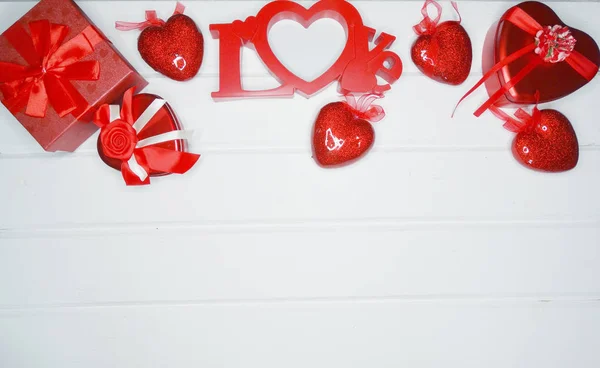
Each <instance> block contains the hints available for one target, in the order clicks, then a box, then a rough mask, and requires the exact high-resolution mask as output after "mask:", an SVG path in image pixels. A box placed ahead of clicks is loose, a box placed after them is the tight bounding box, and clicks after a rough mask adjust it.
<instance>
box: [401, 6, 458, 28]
mask: <svg viewBox="0 0 600 368" xmlns="http://www.w3.org/2000/svg"><path fill="white" fill-rule="evenodd" d="M451 3H452V7H454V10H456V14H458V23H460V22H461V20H462V18H461V17H460V13H459V12H458V5H456V2H454V1H452V2H451ZM430 4H431V5H433V6H435V9H436V10H437V16H436V17H435V18H431V17H430V16H429V13H428V12H427V7H428V6H429V5H430ZM421 14H423V20H422V21H421V22H420V23H419V24H417V25H416V26H414V27H413V30H414V31H415V33H416V34H418V35H430V34H432V33H433V32H435V27H437V25H438V22H439V21H440V18H441V17H442V6H441V5H440V4H438V3H437V2H436V1H434V0H425V4H424V5H423V7H422V8H421Z"/></svg>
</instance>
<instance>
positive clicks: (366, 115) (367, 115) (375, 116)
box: [344, 94, 385, 123]
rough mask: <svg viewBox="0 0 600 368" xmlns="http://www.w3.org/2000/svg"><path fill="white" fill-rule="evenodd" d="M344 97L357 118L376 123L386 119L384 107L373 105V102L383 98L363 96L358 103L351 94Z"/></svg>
mask: <svg viewBox="0 0 600 368" xmlns="http://www.w3.org/2000/svg"><path fill="white" fill-rule="evenodd" d="M344 97H345V98H346V103H347V104H348V106H350V108H351V109H352V111H353V112H354V115H355V116H356V117H357V118H360V119H364V120H367V121H370V122H373V123H376V122H378V121H380V120H381V119H383V118H384V117H385V111H384V110H383V107H381V106H379V105H372V103H373V101H375V100H376V99H378V98H381V96H379V95H363V96H360V97H359V99H358V101H357V100H356V98H355V97H354V96H353V95H351V94H347V95H345V96H344Z"/></svg>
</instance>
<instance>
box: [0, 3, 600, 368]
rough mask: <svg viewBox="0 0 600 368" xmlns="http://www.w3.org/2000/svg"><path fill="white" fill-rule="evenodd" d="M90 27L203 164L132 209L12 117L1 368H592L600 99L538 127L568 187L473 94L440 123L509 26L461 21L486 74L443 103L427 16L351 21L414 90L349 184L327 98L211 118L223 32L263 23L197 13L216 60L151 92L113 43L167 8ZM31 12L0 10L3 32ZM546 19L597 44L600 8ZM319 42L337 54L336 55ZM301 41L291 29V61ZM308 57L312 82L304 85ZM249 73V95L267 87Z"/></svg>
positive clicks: (101, 14)
mask: <svg viewBox="0 0 600 368" xmlns="http://www.w3.org/2000/svg"><path fill="white" fill-rule="evenodd" d="M79 4H80V6H81V7H82V8H83V10H84V11H85V12H86V13H87V14H88V15H89V16H90V18H91V19H92V20H93V21H94V22H95V23H96V24H97V25H98V26H99V27H100V28H101V29H102V30H103V31H105V32H106V33H107V35H108V37H109V38H110V39H111V40H112V41H113V42H114V44H115V45H116V46H117V47H118V48H119V49H120V50H121V51H122V52H123V53H124V55H125V56H126V57H127V58H128V59H129V60H130V61H131V62H132V63H133V64H134V65H135V66H136V67H137V68H138V70H139V71H140V72H141V73H142V74H143V75H144V76H145V77H146V78H147V79H148V81H149V82H150V86H149V87H148V88H147V89H146V91H148V92H152V93H157V94H160V95H161V96H163V97H164V98H166V99H167V100H168V101H169V103H170V104H171V105H172V106H173V107H174V108H175V109H176V111H177V113H178V114H179V116H180V118H181V119H182V121H183V124H184V125H185V127H186V128H188V129H194V130H195V131H196V136H195V139H193V140H192V141H191V142H190V143H191V144H190V146H191V149H192V150H193V151H195V152H199V153H202V155H203V156H202V158H201V161H200V163H199V164H198V165H197V166H196V167H195V168H194V169H193V170H192V171H191V172H189V173H188V174H186V175H185V176H183V177H175V176H171V177H165V178H158V179H156V180H153V183H152V185H151V186H149V187H141V188H140V187H133V188H131V187H126V186H125V185H124V183H123V182H122V179H121V177H120V175H119V174H118V173H117V172H116V171H113V170H112V169H110V168H108V167H107V166H105V165H104V164H103V163H102V162H101V161H100V159H99V158H98V157H97V154H96V152H95V149H94V147H95V142H96V138H95V137H93V138H91V139H90V140H89V141H88V142H87V143H85V144H84V145H83V146H82V147H81V148H80V149H79V150H78V151H77V152H76V153H74V154H64V153H62V154H61V153H57V154H50V153H46V152H43V151H42V149H41V148H40V147H39V146H38V145H37V143H36V142H35V141H34V140H33V138H31V137H30V136H29V135H28V133H27V132H26V131H25V130H24V129H23V128H22V127H21V126H20V125H19V124H18V123H17V122H16V121H14V120H13V119H12V117H11V116H10V115H9V114H8V112H7V111H6V110H5V109H0V208H1V210H0V367H6V368H17V367H60V368H67V367H86V368H92V367H98V368H105V367H126V368H130V367H203V368H208V367H226V368H234V367H236V368H237V367H240V368H242V367H244V368H248V367H261V368H292V367H299V368H300V367H302V368H306V367H319V368H321V367H322V368H334V367H352V368H354V367H356V368H358V367H360V368H362V367H364V368H367V367H369V368H371V367H373V368H374V367H377V368H383V367H389V368H398V367H409V368H422V367H432V368H434V367H435V368H437V367H457V368H466V367H476V368H481V367H485V368H496V367H497V368H506V367H524V368H532V367H544V368H564V367H578V368H587V367H590V368H591V367H599V366H600V349H599V347H600V267H599V264H600V194H599V190H600V171H599V168H600V149H599V146H598V142H600V121H599V119H598V116H599V115H600V108H599V107H598V101H599V100H600V79H599V78H596V79H595V80H593V81H592V82H591V83H589V84H588V85H587V86H585V87H584V88H583V89H581V90H580V91H578V92H576V93H574V94H572V95H570V96H569V97H567V98H564V99H562V100H561V101H558V102H554V103H549V104H545V105H543V106H542V107H551V108H556V109H558V110H560V111H562V112H563V113H564V114H565V115H566V116H568V117H569V119H570V120H571V122H572V123H573V126H574V127H575V130H576V132H577V135H578V138H579V142H580V144H581V155H580V162H579V164H578V166H577V167H576V168H575V169H574V170H572V171H570V172H567V173H562V174H553V175H549V174H541V173H538V172H534V171H530V170H527V169H525V168H524V167H522V166H520V165H519V164H518V163H517V162H516V161H515V160H514V159H513V158H512V155H511V153H510V149H509V145H510V142H511V140H512V138H513V135H512V133H509V132H507V131H505V130H503V129H502V126H501V125H502V124H501V123H500V122H499V121H498V120H496V119H495V118H493V117H492V116H491V115H490V114H486V115H485V116H484V117H482V118H480V119H476V118H474V117H473V116H472V115H471V112H472V111H473V110H474V108H475V107H476V106H477V105H478V104H479V103H481V102H482V101H483V100H484V99H485V93H484V91H483V90H482V91H478V93H476V94H474V95H473V97H471V98H470V99H469V100H468V101H467V102H465V103H464V105H463V106H462V107H461V109H460V110H459V112H458V113H457V115H456V117H455V118H454V119H450V117H449V115H450V112H451V110H452V107H453V106H454V104H455V102H456V101H457V99H458V98H459V97H460V96H461V95H462V93H463V92H464V91H465V90H466V89H468V87H469V86H470V85H472V84H473V83H474V82H475V81H476V80H477V79H478V78H479V77H480V76H481V69H480V62H481V49H482V44H483V39H484V35H485V32H486V31H487V29H488V27H489V26H490V25H491V24H492V23H493V22H494V21H495V20H496V19H498V18H499V17H500V15H501V14H502V13H503V12H504V11H505V10H506V9H508V8H509V7H510V5H512V4H514V3H507V2H491V1H489V2H488V1H480V2H461V3H459V7H460V11H461V14H462V16H463V20H464V21H463V25H464V26H465V28H466V29H467V31H468V32H469V34H470V36H471V38H472V42H473V47H474V61H473V65H474V67H473V70H472V75H471V77H470V78H469V79H468V80H467V82H466V83H465V84H464V85H462V86H460V87H450V86H445V85H442V84H438V83H436V82H433V81H431V80H429V79H427V78H426V77H424V76H422V75H421V74H420V73H419V72H418V71H417V69H416V67H415V66H414V65H413V64H412V62H411V61H410V57H409V48H410V45H411V43H412V42H413V40H414V38H415V36H414V34H413V33H412V30H411V26H412V25H413V24H415V23H417V22H418V21H419V20H420V8H421V5H422V3H421V2H420V1H417V2H401V1H373V2H371V1H362V2H355V3H354V4H355V6H356V7H357V8H358V9H359V10H360V11H361V13H362V14H363V18H364V21H365V23H366V24H367V25H369V26H372V27H374V28H376V29H377V30H378V31H386V32H388V33H392V34H394V35H396V36H397V37H398V40H397V41H396V43H395V45H394V47H393V50H394V51H396V52H397V53H398V54H399V55H400V56H401V58H402V60H403V62H404V66H405V71H404V74H403V76H402V77H401V79H400V80H399V81H398V82H397V83H396V84H395V85H394V87H393V90H392V92H391V93H389V94H388V96H387V97H386V98H385V99H384V100H382V101H381V104H382V105H383V106H384V107H385V108H386V110H387V117H386V119H385V120H383V121H381V122H379V123H377V124H375V129H376V134H377V138H376V142H375V147H374V149H373V150H372V151H371V152H370V153H369V154H368V155H367V156H366V157H365V158H364V159H362V160H361V161H359V162H358V163H356V164H354V165H352V166H349V167H345V168H342V169H337V170H325V169H321V168H319V167H318V166H317V165H316V164H315V163H314V162H313V160H312V159H311V153H310V132H311V127H312V123H313V121H314V118H315V116H316V114H317V112H318V110H319V108H320V107H321V106H323V105H325V104H326V103H328V102H331V101H334V100H336V99H337V98H338V97H337V96H336V92H335V86H331V87H330V88H328V89H327V90H326V91H324V92H323V93H320V94H318V95H316V96H314V97H313V98H311V99H308V100H307V99H305V98H303V97H301V96H296V97H295V98H293V99H284V100H273V99H269V100H245V101H236V102H219V103H214V102H213V101H212V99H211V97H210V92H211V91H215V90H216V89H217V73H218V70H217V62H218V55H217V50H218V49H217V46H218V44H217V42H216V41H215V40H213V39H212V38H210V36H209V32H208V26H209V24H210V23H219V22H225V23H226V22H231V21H233V20H234V19H243V18H245V17H246V16H248V15H254V14H256V12H257V11H258V10H259V9H260V8H261V6H262V5H263V4H264V2H245V1H244V2H226V1H219V2H216V1H206V2H203V1H197V2H192V1H187V2H186V3H185V5H186V6H187V9H186V14H188V15H190V16H192V17H193V18H194V19H195V20H196V21H197V23H198V25H199V26H200V28H201V30H202V31H203V33H204V35H205V39H206V54H205V61H204V64H203V67H202V69H201V73H200V74H199V76H198V77H196V78H195V79H193V80H192V81H190V82H187V83H176V82H173V81H170V80H168V79H166V78H164V77H162V76H160V75H159V74H157V73H155V72H153V71H152V70H151V69H150V68H149V67H148V66H147V65H145V64H144V63H143V61H142V60H141V58H140V57H139V54H138V53H137V50H136V48H135V44H136V39H137V35H138V34H137V32H118V31H116V30H114V27H113V24H114V21H115V20H135V19H141V17H142V16H143V11H144V10H146V9H157V10H158V11H159V14H160V15H162V16H167V15H168V14H170V13H171V12H172V9H173V7H174V2H150V1H113V2H109V1H80V2H79ZM31 6H33V3H31V2H14V1H13V2H0V14H1V16H0V30H4V29H6V28H7V27H8V26H9V25H10V24H12V23H13V21H15V20H16V19H17V18H18V17H19V16H20V15H22V14H23V13H25V12H26V10H27V9H29V8H30V7H31ZM551 6H552V7H553V8H554V9H555V10H556V11H557V13H558V14H559V15H560V16H561V17H562V18H563V19H564V21H565V22H567V23H568V24H573V25H574V26H576V27H577V28H580V29H583V30H585V31H587V32H588V33H589V34H590V35H592V37H594V38H595V39H596V40H598V41H600V24H599V23H598V21H597V15H598V14H600V3H594V2H582V3H561V2H558V3H552V4H551ZM444 9H445V11H446V13H445V17H448V18H449V17H452V13H451V12H450V10H451V8H450V6H449V3H444ZM316 26H317V25H315V27H316ZM319 27H324V28H323V29H329V31H327V32H321V35H323V34H327V35H328V36H327V37H325V38H326V39H325V40H324V41H328V40H329V39H330V38H335V37H336V35H338V33H336V32H335V30H336V29H337V28H336V27H337V26H336V25H335V24H334V23H331V22H328V21H324V23H323V24H321V25H319ZM295 30H296V27H294V26H293V25H290V24H283V25H281V29H280V30H279V31H278V32H281V33H277V35H278V36H279V41H281V40H282V39H283V38H289V37H292V36H293V35H295V34H297V32H295ZM273 36H274V37H275V38H276V39H275V40H274V41H273V42H275V43H276V42H279V41H278V40H277V36H275V35H273ZM282 36H284V37H282ZM290 39H291V40H292V41H293V42H295V43H296V42H298V44H300V43H299V42H300V40H299V39H296V38H290ZM324 43H326V42H324ZM282 47H283V46H282ZM321 47H324V46H321ZM323 50H324V49H323ZM311 54H314V55H317V54H320V51H319V48H316V49H315V50H309V51H307V52H305V53H304V55H305V57H306V58H307V61H306V63H305V64H303V65H302V66H300V67H299V68H300V71H302V70H304V71H310V70H314V65H313V61H312V60H311V59H310V56H311ZM244 58H245V65H244V76H245V78H246V79H245V83H247V85H250V86H257V87H258V86H265V85H275V83H274V82H273V80H272V79H271V78H270V77H269V76H268V74H267V72H266V71H265V70H264V69H263V68H262V66H261V64H260V62H259V61H258V59H257V58H256V56H254V55H252V53H251V52H248V53H246V54H244Z"/></svg>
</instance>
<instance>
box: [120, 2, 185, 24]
mask: <svg viewBox="0 0 600 368" xmlns="http://www.w3.org/2000/svg"><path fill="white" fill-rule="evenodd" d="M184 10H185V6H184V5H183V4H182V3H180V2H177V5H175V11H173V15H176V14H183V12H184ZM164 24H165V21H164V20H162V19H160V18H159V17H158V16H157V15H156V11H155V10H146V20H145V21H143V22H123V21H116V22H115V28H116V29H118V30H119V31H131V30H132V29H139V30H143V29H145V28H148V27H150V26H163V25H164Z"/></svg>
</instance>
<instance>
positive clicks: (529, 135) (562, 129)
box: [512, 110, 579, 172]
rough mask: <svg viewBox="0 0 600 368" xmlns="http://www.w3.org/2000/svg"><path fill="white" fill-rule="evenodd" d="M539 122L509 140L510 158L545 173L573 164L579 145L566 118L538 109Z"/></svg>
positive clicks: (552, 111) (564, 168)
mask: <svg viewBox="0 0 600 368" xmlns="http://www.w3.org/2000/svg"><path fill="white" fill-rule="evenodd" d="M539 115H540V117H539V119H538V120H537V121H535V123H534V124H532V125H531V126H529V127H526V129H524V130H523V131H521V132H519V133H518V134H517V136H516V137H515V139H514V141H513V146H512V148H513V155H514V156H515V158H516V159H517V160H518V161H519V162H521V163H522V164H523V165H525V166H527V167H529V168H532V169H536V170H540V171H549V172H560V171H567V170H570V169H572V168H574V167H575V165H577V161H578V159H579V144H578V143H577V135H575V130H573V126H572V125H571V122H570V121H569V119H567V118H566V116H564V115H563V114H561V113H560V112H558V111H556V110H541V111H540V112H539Z"/></svg>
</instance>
